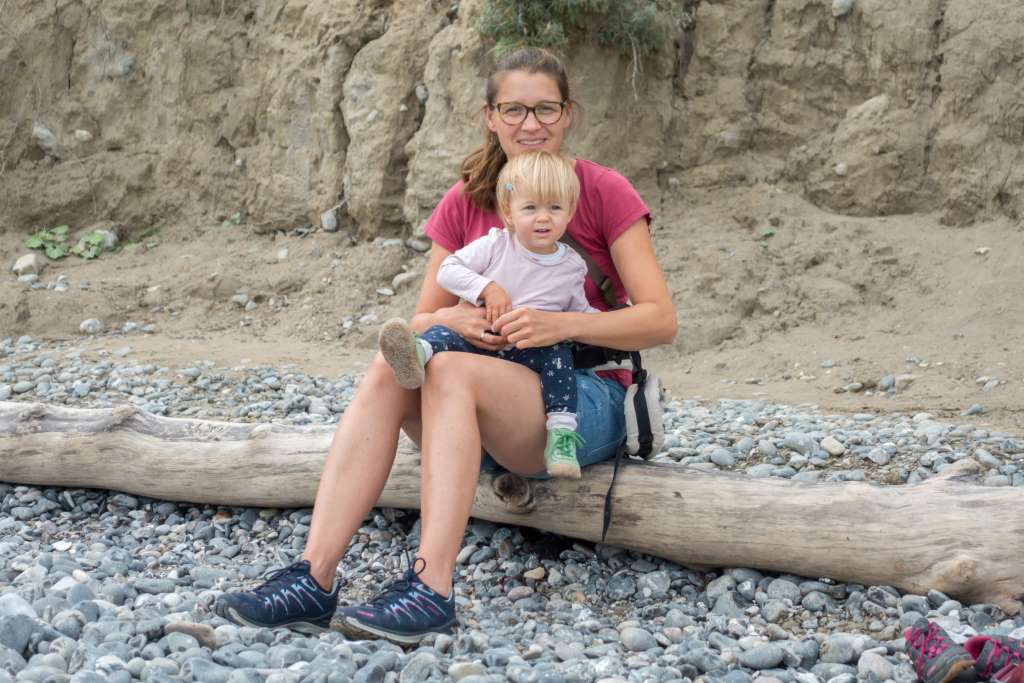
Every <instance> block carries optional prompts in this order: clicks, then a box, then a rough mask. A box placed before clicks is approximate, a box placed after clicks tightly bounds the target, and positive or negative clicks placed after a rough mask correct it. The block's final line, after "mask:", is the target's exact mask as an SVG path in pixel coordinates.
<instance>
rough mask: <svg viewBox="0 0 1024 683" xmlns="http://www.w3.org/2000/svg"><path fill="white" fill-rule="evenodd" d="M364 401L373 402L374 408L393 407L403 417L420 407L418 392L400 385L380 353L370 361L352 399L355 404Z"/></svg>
mask: <svg viewBox="0 0 1024 683" xmlns="http://www.w3.org/2000/svg"><path fill="white" fill-rule="evenodd" d="M363 401H369V402H372V403H373V405H374V406H378V407H382V408H383V409H384V410H387V409H388V408H389V407H391V408H393V409H395V410H397V411H398V412H401V413H402V414H403V415H407V414H408V413H409V412H410V411H415V410H416V408H417V406H419V397H418V396H417V395H416V392H415V391H409V390H408V389H403V388H402V387H400V386H399V385H398V380H396V379H395V373H394V371H393V370H392V369H391V366H390V365H388V363H387V361H386V360H384V356H383V355H381V354H380V353H379V352H378V353H376V354H375V355H374V357H373V360H372V361H370V365H369V367H368V368H367V369H366V375H364V376H363V379H362V381H360V382H359V387H358V388H357V390H356V393H355V396H353V397H352V402H353V403H354V404H355V403H362V402H363Z"/></svg>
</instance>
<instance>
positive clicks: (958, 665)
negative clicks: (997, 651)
mask: <svg viewBox="0 0 1024 683" xmlns="http://www.w3.org/2000/svg"><path fill="white" fill-rule="evenodd" d="M973 666H974V660H973V659H958V660H956V661H955V662H953V663H952V664H950V665H949V670H948V671H946V674H945V675H944V676H943V677H942V678H941V679H940V680H939V681H937V682H936V683H949V682H950V681H952V680H953V679H954V678H956V677H957V676H959V675H960V674H962V673H963V672H964V671H967V670H968V669H970V668H971V667H973Z"/></svg>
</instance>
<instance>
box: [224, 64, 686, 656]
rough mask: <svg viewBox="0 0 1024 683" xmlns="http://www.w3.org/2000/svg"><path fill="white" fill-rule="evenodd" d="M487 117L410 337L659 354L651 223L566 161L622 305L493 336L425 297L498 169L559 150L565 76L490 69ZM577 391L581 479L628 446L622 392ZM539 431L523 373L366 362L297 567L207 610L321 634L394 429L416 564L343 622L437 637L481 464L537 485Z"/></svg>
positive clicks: (576, 233)
mask: <svg viewBox="0 0 1024 683" xmlns="http://www.w3.org/2000/svg"><path fill="white" fill-rule="evenodd" d="M483 117H484V123H485V125H486V128H487V132H486V141H485V143H484V145H483V146H482V147H481V148H480V149H478V150H477V151H475V152H473V153H472V154H471V155H470V156H469V157H467V158H466V160H465V161H464V162H463V166H462V176H463V180H462V181H460V182H459V183H456V185H455V186H454V187H452V189H451V190H449V191H448V193H447V194H446V195H445V197H444V199H443V200H442V201H441V203H440V204H439V205H438V207H437V208H436V209H435V211H434V213H433V214H432V215H431V217H430V220H429V221H428V223H427V228H426V231H427V235H428V236H430V238H431V239H432V240H433V245H432V247H431V252H430V259H429V262H428V264H427V271H426V275H425V277H424V280H423V285H422V288H421V291H420V298H419V302H418V304H417V306H416V313H415V315H414V317H413V319H412V321H411V325H412V327H413V328H414V329H416V330H419V331H423V330H426V329H427V328H428V327H430V326H432V325H444V326H446V327H448V328H450V329H452V330H454V331H455V332H457V333H458V334H460V335H461V336H462V337H464V338H465V339H467V340H472V343H473V344H474V345H475V346H477V347H479V348H481V349H488V350H491V351H497V350H499V349H501V348H503V347H505V346H506V345H508V344H515V345H516V346H517V347H519V348H531V347H537V346H550V345H552V344H555V343H557V342H560V341H564V340H566V339H573V340H576V341H580V342H585V343H588V344H592V345H595V346H605V347H611V348H616V349H623V350H637V349H644V348H648V347H651V346H655V345H657V344H666V343H669V342H671V341H672V339H673V338H674V337H675V333H676V314H675V310H674V308H673V306H672V301H671V297H670V295H669V292H668V287H667V286H666V284H665V280H664V277H663V276H662V274H661V270H660V269H659V267H658V263H657V260H656V259H655V256H654V249H653V246H652V244H651V239H650V234H649V230H648V224H649V220H650V213H649V211H648V210H647V207H646V206H645V205H644V203H643V201H642V200H641V199H640V197H639V196H638V195H637V193H636V191H635V190H634V189H633V187H632V186H631V185H630V184H629V182H628V181H627V180H625V179H624V178H623V177H622V176H620V175H619V174H617V173H615V172H614V171H611V170H609V169H606V168H603V167H601V166H599V165H597V164H595V163H593V162H590V161H586V160H583V159H578V160H576V161H575V168H576V173H577V176H578V178H579V180H580V192H581V195H580V203H579V207H578V209H577V211H576V215H575V216H574V217H573V219H572V221H571V222H570V223H569V227H568V232H569V233H570V234H571V235H572V237H573V238H575V240H576V241H577V243H578V244H579V245H580V246H581V247H582V248H583V249H585V250H586V251H587V252H588V253H589V254H590V256H591V257H592V258H593V259H594V260H595V262H596V263H597V264H598V265H599V266H600V267H601V269H602V270H603V271H604V272H605V273H607V274H609V276H610V277H611V279H612V282H613V285H614V288H615V292H616V295H617V297H618V299H619V301H625V299H626V298H627V296H628V298H629V300H630V301H631V302H632V304H633V305H632V306H629V307H626V308H622V309H619V310H615V311H611V312H603V313H599V314H594V313H571V312H548V311H534V310H529V309H516V310H513V311H511V312H509V313H506V314H504V315H502V316H501V317H499V318H498V319H497V320H496V321H495V322H494V324H493V325H491V324H489V323H488V322H487V320H486V311H485V309H484V308H477V307H473V306H471V305H469V304H465V303H459V302H458V301H457V300H456V298H455V297H454V296H453V295H451V294H449V293H448V292H446V291H445V290H444V289H442V288H441V287H440V286H439V285H438V284H437V277H436V276H437V271H438V267H439V266H440V264H441V262H442V261H443V260H444V259H445V257H447V256H448V255H449V254H451V253H452V252H454V251H455V250H457V249H459V248H461V247H463V246H465V245H466V244H467V243H469V242H470V241H472V240H473V239H476V238H477V237H479V236H481V235H484V234H486V233H487V230H488V229H489V228H490V227H493V226H499V225H501V219H500V218H499V217H498V215H497V213H496V212H495V187H496V182H497V177H498V174H499V172H500V171H501V169H502V166H503V165H504V164H505V161H506V160H507V158H508V157H509V156H513V155H516V154H520V153H522V152H526V151H531V150H545V151H548V152H550V153H552V154H558V153H559V152H560V151H561V148H562V142H563V140H564V138H565V134H566V132H567V130H568V129H569V127H570V124H571V123H572V119H573V100H572V98H571V96H570V93H569V83H568V78H567V77H566V73H565V69H564V67H563V66H562V64H561V62H560V61H559V60H558V59H557V58H556V57H554V56H553V55H552V54H550V53H548V52H546V51H544V50H540V49H536V48H526V49H522V50H518V51H516V52H513V53H511V54H509V55H507V56H506V57H504V58H502V59H501V60H500V61H499V62H498V64H496V65H495V67H494V69H493V70H492V71H491V73H490V74H489V76H488V78H487V85H486V104H485V105H484V107H483ZM587 296H588V299H589V300H590V303H591V304H592V305H593V306H595V307H596V308H599V309H602V310H603V311H606V310H607V305H606V304H605V302H604V301H603V300H602V297H601V293H600V292H599V291H598V290H597V288H596V287H595V286H594V285H593V283H592V282H590V281H588V282H587ZM626 374H627V375H628V373H626ZM576 381H577V388H578V393H579V406H580V416H579V418H580V422H579V427H578V429H579V433H580V436H582V437H583V439H584V441H585V446H583V447H582V448H581V449H580V451H579V452H578V454H577V455H578V458H579V462H580V465H581V466H586V465H590V464H593V463H595V462H599V461H601V460H605V459H608V458H610V457H612V456H613V455H614V454H615V451H616V449H617V448H618V446H619V444H620V443H621V442H622V441H623V439H624V438H625V424H624V418H623V405H622V403H623V397H624V393H625V386H626V385H627V384H628V379H624V378H623V377H621V376H616V375H614V374H609V373H602V375H601V376H598V375H596V374H595V373H594V372H592V371H586V370H581V371H577V372H576ZM545 421H546V417H545V414H544V407H543V403H542V401H541V393H540V388H539V380H538V377H537V375H536V374H535V373H534V372H533V371H532V370H530V369H528V368H525V367H523V366H522V365H518V364H516V363H509V362H507V361H504V360H501V359H498V358H493V357H489V356H484V355H477V354H468V353H446V354H440V355H439V356H438V357H437V358H435V359H434V360H433V361H432V363H431V371H430V372H429V373H427V379H426V381H425V383H424V384H423V386H422V387H421V388H420V389H418V390H406V389H402V388H401V387H400V386H399V385H398V383H397V382H396V380H395V375H394V373H393V372H392V371H391V368H390V367H389V366H388V365H387V363H386V362H385V361H384V360H383V359H382V358H381V356H380V355H379V354H378V355H377V357H376V358H375V359H374V361H373V363H372V364H371V366H370V368H369V370H368V371H367V374H366V377H365V379H364V380H363V381H362V383H361V384H360V386H359V389H358V391H357V393H356V395H355V397H354V398H353V400H352V402H351V404H349V407H348V409H347V410H346V411H345V414H344V415H343V416H342V419H341V421H340V423H339V424H338V428H337V431H336V432H335V435H334V439H333V441H332V442H331V446H330V450H329V452H328V454H327V460H326V463H325V465H324V471H323V474H322V476H321V479H320V486H319V488H318V490H317V495H316V502H315V505H314V508H313V519H312V522H311V523H310V529H309V536H308V540H307V544H306V548H305V550H304V552H303V554H302V558H301V560H300V561H298V562H296V563H295V564H293V565H290V566H288V567H284V568H283V569H280V570H278V571H277V572H275V573H274V574H273V575H271V576H270V577H269V578H268V580H267V582H266V583H264V584H263V585H261V586H259V587H257V588H256V589H254V590H252V591H246V592H235V593H228V594H225V595H224V596H223V597H222V599H221V601H220V602H219V603H218V608H217V609H218V612H219V613H220V614H221V615H222V616H224V617H225V618H227V619H230V620H232V621H235V622H237V623H241V624H246V625H250V626H289V627H291V628H294V629H296V630H300V631H305V632H318V631H319V630H320V629H323V628H327V626H328V624H329V623H330V621H331V618H332V616H333V615H334V612H335V609H336V607H337V600H338V590H339V586H338V585H333V584H334V577H335V573H336V570H337V567H338V563H339V562H340V560H341V557H342V556H343V555H344V552H345V549H346V548H347V547H348V544H349V542H350V540H351V538H352V535H353V534H354V533H355V532H356V530H357V529H358V528H359V526H360V524H361V523H362V520H363V519H364V518H365V515H366V513H367V512H368V511H369V510H370V508H371V507H373V505H374V504H375V503H376V502H377V500H378V498H379V496H380V493H381V491H382V490H383V488H384V484H385V482H386V481H387V477H388V474H389V472H390V471H391V467H392V464H393V462H394V457H395V451H396V448H397V445H398V435H399V430H400V429H401V430H403V431H405V433H406V434H407V435H408V436H409V437H410V438H411V439H412V440H413V441H415V442H416V443H417V444H418V445H419V446H420V449H421V462H422V471H421V498H420V514H421V538H420V545H419V549H418V551H417V553H416V559H415V561H414V562H413V564H412V566H411V567H409V569H408V570H407V571H406V573H405V575H404V576H403V577H402V579H400V580H398V581H395V582H394V583H392V584H390V585H388V586H386V587H385V589H384V591H383V592H382V593H381V594H380V595H378V596H377V597H376V598H374V599H373V600H372V601H371V602H369V603H367V604H365V605H357V606H354V607H347V608H344V609H343V610H342V611H341V613H340V619H339V622H340V623H341V624H342V627H343V629H344V630H345V631H346V632H348V633H350V634H352V635H354V636H362V637H383V638H388V639H390V640H393V641H396V642H402V643H413V642H417V641H419V640H420V639H421V638H423V637H424V636H425V635H427V634H429V633H436V632H441V631H446V630H449V629H450V627H451V625H452V624H454V622H455V610H454V590H453V588H452V575H453V571H454V567H455V558H456V555H457V554H458V551H459V546H460V544H461V542H462V537H463V533H464V531H465V528H466V525H467V523H468V521H469V512H470V508H471V507H472V504H473V497H474V494H475V491H476V485H477V479H478V476H479V471H480V458H481V450H482V449H483V450H486V451H487V453H489V454H490V455H491V456H492V457H493V458H494V459H495V460H497V462H498V463H500V464H501V465H502V466H503V467H505V468H506V469H508V470H510V471H512V472H515V473H517V474H522V475H525V476H531V475H537V474H539V473H543V472H544V455H543V454H544V446H545V436H546V431H545ZM456 425H457V426H458V428H457V429H456V428H452V427H453V426H456Z"/></svg>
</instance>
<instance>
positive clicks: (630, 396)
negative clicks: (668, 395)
mask: <svg viewBox="0 0 1024 683" xmlns="http://www.w3.org/2000/svg"><path fill="white" fill-rule="evenodd" d="M643 375H644V379H643V382H642V383H637V382H636V381H635V379H634V383H633V384H631V385H629V388H628V389H626V402H625V411H626V446H625V447H626V453H628V454H629V455H635V456H638V457H641V458H649V457H651V456H652V455H654V454H655V453H658V452H660V451H661V448H662V446H664V445H665V425H664V421H663V420H664V418H663V413H664V410H663V406H662V399H663V391H662V387H661V380H659V379H658V377H657V375H654V374H651V373H650V372H646V371H644V372H643Z"/></svg>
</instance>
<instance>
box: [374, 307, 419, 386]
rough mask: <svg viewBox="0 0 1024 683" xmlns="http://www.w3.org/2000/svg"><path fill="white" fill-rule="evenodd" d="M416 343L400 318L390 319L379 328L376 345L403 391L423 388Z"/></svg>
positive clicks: (410, 330) (408, 328) (409, 329)
mask: <svg viewBox="0 0 1024 683" xmlns="http://www.w3.org/2000/svg"><path fill="white" fill-rule="evenodd" d="M418 343H419V342H417V341H416V340H415V338H413V336H412V329H411V328H410V327H409V326H408V325H407V324H406V322H405V321H404V320H402V319H401V318H392V319H391V320H388V321H387V322H386V323H384V324H383V325H381V327H380V334H379V335H378V336H377V345H378V346H379V347H380V352H381V353H382V354H383V355H384V360H386V361H387V362H388V365H390V366H391V370H392V371H393V372H394V373H395V379H396V380H398V386H400V387H402V388H403V389H419V388H420V387H421V386H423V366H422V365H420V357H419V355H418V354H417V353H416V344H418Z"/></svg>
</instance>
